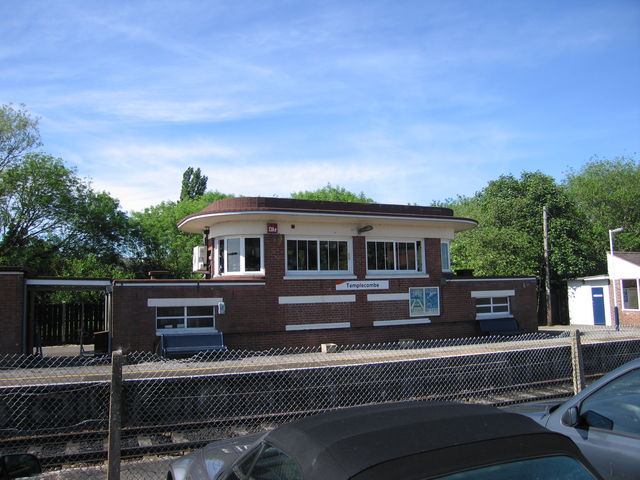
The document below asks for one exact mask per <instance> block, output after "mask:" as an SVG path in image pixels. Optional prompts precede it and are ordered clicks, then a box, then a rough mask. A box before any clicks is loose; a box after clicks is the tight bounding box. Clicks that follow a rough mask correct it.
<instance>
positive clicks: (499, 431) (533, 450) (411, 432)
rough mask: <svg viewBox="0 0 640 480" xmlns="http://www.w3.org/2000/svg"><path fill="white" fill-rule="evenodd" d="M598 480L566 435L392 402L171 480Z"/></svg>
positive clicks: (219, 458) (343, 413) (239, 444)
mask: <svg viewBox="0 0 640 480" xmlns="http://www.w3.org/2000/svg"><path fill="white" fill-rule="evenodd" d="M431 478H442V479H447V480H463V479H464V480H476V479H484V478H491V479H492V480H500V479H511V478H518V479H522V480H527V479H541V478H542V479H544V480H552V479H562V480H583V479H584V480H586V479H590V480H592V479H599V478H601V477H600V476H598V474H597V472H596V471H595V470H594V469H593V467H591V466H590V465H589V463H588V462H587V461H586V460H585V459H584V457H583V456H582V454H581V453H580V450H578V448H577V447H576V446H575V444H574V443H573V442H571V440H569V439H568V438H567V437H565V436H563V435H559V434H557V433H553V432H550V431H549V430H547V429H545V428H543V427H542V426H540V425H539V424H537V423H536V422H535V421H533V420H531V419H530V418H527V417H525V416H522V415H518V414H515V413H509V412H504V411H502V410H500V409H497V408H495V407H490V406H486V405H471V404H456V403H435V402H424V401H408V402H394V403H387V404H377V405H367V406H362V407H352V408H345V409H340V410H334V411H330V412H326V413H321V414H318V415H313V416H309V417H304V418H301V419H299V420H296V421H293V422H291V423H288V424H284V425H281V426H280V427H277V428H275V429H274V430H271V431H269V432H267V433H262V434H253V435H249V436H243V437H238V438H235V439H228V440H223V441H219V442H214V443H211V444H209V445H207V446H206V447H204V448H203V449H200V450H197V451H195V452H193V453H190V454H188V455H185V456H184V457H181V458H179V459H177V460H175V461H173V462H172V464H171V465H170V470H169V472H168V473H167V479H168V480H249V479H251V480H347V479H351V480H376V479H384V480H388V479H416V480H417V479H431Z"/></svg>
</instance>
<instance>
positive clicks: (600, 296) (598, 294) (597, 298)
mask: <svg viewBox="0 0 640 480" xmlns="http://www.w3.org/2000/svg"><path fill="white" fill-rule="evenodd" d="M591 302H592V303H593V324H594V325H604V324H605V320H604V292H603V290H602V287H591Z"/></svg>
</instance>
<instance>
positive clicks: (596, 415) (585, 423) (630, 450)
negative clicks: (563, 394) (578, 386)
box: [547, 369, 640, 479]
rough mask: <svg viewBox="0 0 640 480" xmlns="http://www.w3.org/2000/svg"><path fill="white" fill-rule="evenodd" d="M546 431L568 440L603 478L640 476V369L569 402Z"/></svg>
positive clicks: (560, 409) (551, 420)
mask: <svg viewBox="0 0 640 480" xmlns="http://www.w3.org/2000/svg"><path fill="white" fill-rule="evenodd" d="M547 427H548V428H549V429H551V430H554V431H557V432H559V433H563V434H564V435H567V436H568V437H570V438H571V439H572V440H573V441H574V442H575V443H576V445H578V447H579V448H580V450H581V451H582V453H583V454H584V455H585V457H587V459H588V460H589V461H590V462H591V463H592V464H593V466H594V467H595V468H596V469H597V470H598V471H599V472H600V473H601V474H602V475H603V476H604V477H605V478H615V479H637V478H638V475H639V472H640V369H634V370H631V371H628V372H626V373H624V374H622V375H620V376H618V377H616V378H614V379H612V380H611V381H609V382H608V383H606V384H604V385H602V386H600V387H599V388H598V389H596V390H594V391H593V392H591V393H589V395H587V396H584V397H579V398H576V399H575V400H574V401H568V402H566V403H565V404H563V405H562V407H560V408H559V409H558V410H556V411H555V412H554V413H553V414H552V415H550V417H549V421H548V422H547Z"/></svg>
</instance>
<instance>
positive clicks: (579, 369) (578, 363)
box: [571, 330, 584, 395]
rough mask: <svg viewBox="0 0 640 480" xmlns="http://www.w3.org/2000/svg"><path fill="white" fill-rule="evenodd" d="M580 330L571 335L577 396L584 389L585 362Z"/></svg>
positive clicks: (574, 389) (574, 390)
mask: <svg viewBox="0 0 640 480" xmlns="http://www.w3.org/2000/svg"><path fill="white" fill-rule="evenodd" d="M580 335H581V334H580V330H576V331H574V332H573V334H572V335H571V369H572V371H573V394H574V395H577V394H578V393H580V392H581V391H582V389H584V362H583V361H582V343H580Z"/></svg>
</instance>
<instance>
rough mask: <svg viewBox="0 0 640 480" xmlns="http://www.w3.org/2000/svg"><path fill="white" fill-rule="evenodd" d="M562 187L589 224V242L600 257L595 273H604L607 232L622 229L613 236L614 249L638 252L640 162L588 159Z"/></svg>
mask: <svg viewBox="0 0 640 480" xmlns="http://www.w3.org/2000/svg"><path fill="white" fill-rule="evenodd" d="M565 185H566V188H567V193H568V195H569V197H571V199H572V200H573V201H574V202H575V203H576V205H577V206H578V208H579V209H580V210H581V211H582V212H583V213H584V214H585V215H586V216H587V218H588V220H589V222H590V224H591V225H592V229H591V238H590V239H589V240H590V243H591V246H592V248H593V249H595V250H596V251H597V252H598V253H599V254H600V256H601V258H602V261H601V262H600V265H599V268H600V271H599V272H594V273H602V272H604V271H606V258H605V255H604V252H606V251H608V250H609V235H608V231H609V230H612V229H615V228H618V227H624V232H622V233H619V234H617V235H616V250H626V251H640V163H639V162H638V161H637V160H636V159H634V158H630V157H618V158H615V159H613V160H607V159H598V158H594V159H591V160H590V161H589V162H587V163H586V164H585V165H584V166H583V167H582V168H581V169H580V170H578V171H577V172H576V171H573V170H572V171H570V172H569V173H568V174H567V175H566V179H565Z"/></svg>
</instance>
